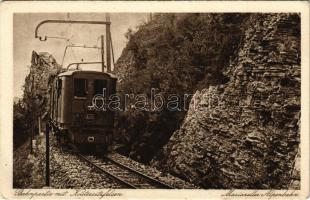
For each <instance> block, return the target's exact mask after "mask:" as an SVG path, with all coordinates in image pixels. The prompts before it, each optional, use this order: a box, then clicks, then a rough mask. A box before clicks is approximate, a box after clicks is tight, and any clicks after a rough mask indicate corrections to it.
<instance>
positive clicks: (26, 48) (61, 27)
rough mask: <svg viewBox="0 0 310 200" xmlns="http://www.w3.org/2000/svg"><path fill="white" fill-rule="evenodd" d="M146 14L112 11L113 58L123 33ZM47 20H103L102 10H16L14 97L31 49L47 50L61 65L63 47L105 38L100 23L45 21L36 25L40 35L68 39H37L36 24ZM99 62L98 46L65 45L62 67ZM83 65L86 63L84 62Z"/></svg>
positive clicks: (119, 50)
mask: <svg viewBox="0 0 310 200" xmlns="http://www.w3.org/2000/svg"><path fill="white" fill-rule="evenodd" d="M147 16H148V14H147V13H137V14H134V13H111V14H110V20H111V23H112V24H111V36H112V41H113V49H114V57H115V61H116V60H117V59H118V58H119V56H120V55H121V53H122V50H123V48H124V47H125V46H126V43H127V39H126V37H125V33H126V32H127V30H128V29H129V28H131V29H133V30H135V29H136V27H137V26H138V25H140V24H142V23H144V22H146V21H147ZM47 19H58V20H59V19H61V20H96V21H105V13H18V14H14V23H13V34H14V36H13V51H14V52H13V53H14V96H15V97H22V95H23V88H22V86H23V84H24V80H25V77H26V76H27V74H28V73H29V66H30V64H31V53H32V51H33V50H34V51H36V52H37V53H39V52H48V53H50V54H52V55H53V56H54V58H55V59H56V61H57V63H59V64H61V62H62V59H63V55H64V50H65V47H66V45H68V44H69V43H72V44H75V45H87V46H94V45H96V46H99V47H100V40H99V38H100V35H104V37H105V27H104V26H102V25H84V24H44V25H42V26H41V27H40V28H39V31H38V35H39V36H43V37H44V36H49V37H63V38H67V39H70V41H69V42H68V41H67V40H65V39H55V38H48V39H47V41H44V42H42V41H40V40H39V39H37V38H34V32H35V28H36V26H37V24H38V23H40V22H41V21H43V20H47ZM81 59H83V61H84V62H92V61H101V54H100V50H99V49H84V48H68V50H67V53H66V56H65V57H64V63H63V67H66V66H67V65H68V64H69V63H72V62H80V61H81ZM85 67H86V65H85ZM87 67H88V69H91V70H100V69H101V66H100V65H93V66H90V65H87Z"/></svg>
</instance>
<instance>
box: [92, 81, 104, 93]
mask: <svg viewBox="0 0 310 200" xmlns="http://www.w3.org/2000/svg"><path fill="white" fill-rule="evenodd" d="M103 88H107V81H106V80H99V79H97V80H95V81H94V95H96V94H103Z"/></svg>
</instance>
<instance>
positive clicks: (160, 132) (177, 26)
mask: <svg viewBox="0 0 310 200" xmlns="http://www.w3.org/2000/svg"><path fill="white" fill-rule="evenodd" d="M247 18H248V14H199V13H197V14H195V13H191V14H157V15H155V17H154V19H153V20H152V21H150V22H148V23H146V24H144V25H141V26H140V27H139V28H138V31H137V32H135V33H133V32H128V34H127V35H126V36H127V37H128V38H129V41H128V44H127V47H126V48H125V49H124V51H123V53H122V56H121V57H120V59H119V60H118V62H117V67H116V74H117V76H118V78H119V84H118V92H119V93H120V94H122V95H125V94H131V93H133V94H147V95H148V96H150V95H151V94H150V92H151V88H155V89H156V92H157V94H159V95H162V96H163V97H166V98H167V97H168V95H170V94H175V95H178V96H181V97H182V96H184V94H193V93H194V92H195V91H196V90H197V89H199V88H206V87H208V86H209V85H214V84H222V83H225V82H227V81H228V80H229V77H225V76H224V75H223V69H224V68H226V67H227V66H228V65H229V62H230V60H231V59H232V58H233V57H235V54H236V49H238V45H239V43H240V41H241V39H242V37H243V31H244V27H243V23H244V21H245V20H246V19H247ZM189 101H190V98H188V99H184V100H183V101H182V102H181V103H180V105H181V106H180V111H169V110H168V109H167V108H166V107H165V108H164V109H163V110H162V111H159V112H156V111H155V112H145V111H137V110H136V109H130V108H129V109H128V110H127V111H126V112H121V113H120V114H119V118H118V122H119V123H118V125H117V128H118V131H117V132H118V134H119V135H120V136H121V138H124V137H125V138H126V140H124V139H123V141H122V143H123V144H124V147H123V149H122V152H123V153H125V154H128V155H130V157H132V158H134V159H137V160H140V161H143V162H148V161H149V160H150V159H152V157H153V155H154V154H155V153H156V152H157V151H158V149H160V148H161V147H162V146H163V145H165V144H166V143H167V142H168V140H169V138H170V136H171V134H172V133H173V132H174V131H175V130H176V129H178V128H179V127H180V124H181V122H182V120H183V119H184V117H185V115H186V109H185V110H184V109H181V108H184V107H185V108H187V107H188V104H189ZM129 107H130V106H129Z"/></svg>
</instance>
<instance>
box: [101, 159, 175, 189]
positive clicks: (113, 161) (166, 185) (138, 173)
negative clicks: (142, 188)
mask: <svg viewBox="0 0 310 200" xmlns="http://www.w3.org/2000/svg"><path fill="white" fill-rule="evenodd" d="M104 158H105V159H107V160H108V161H110V162H112V163H114V164H116V165H118V166H120V167H122V168H125V169H127V170H129V171H131V172H133V173H135V174H137V175H139V176H142V177H143V178H145V179H147V180H149V181H151V182H153V183H156V184H157V185H160V186H163V187H164V188H166V189H175V188H174V187H172V186H170V185H168V184H166V183H163V182H161V181H159V180H157V179H154V178H152V177H150V176H148V175H145V174H142V173H141V172H139V171H137V170H134V169H132V168H130V167H127V166H126V165H123V164H122V163H119V162H117V161H115V160H113V159H111V158H109V157H104Z"/></svg>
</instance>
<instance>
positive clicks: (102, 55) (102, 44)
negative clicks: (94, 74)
mask: <svg viewBox="0 0 310 200" xmlns="http://www.w3.org/2000/svg"><path fill="white" fill-rule="evenodd" d="M101 61H102V72H104V38H103V35H101Z"/></svg>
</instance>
